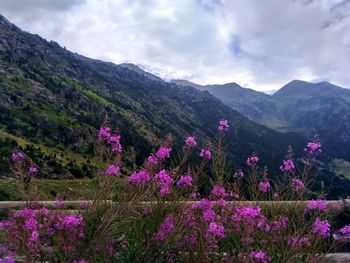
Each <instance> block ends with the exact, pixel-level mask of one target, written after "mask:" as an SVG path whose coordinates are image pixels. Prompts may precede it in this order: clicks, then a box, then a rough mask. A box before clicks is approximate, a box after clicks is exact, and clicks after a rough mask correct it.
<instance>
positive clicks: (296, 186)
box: [291, 177, 305, 192]
mask: <svg viewBox="0 0 350 263" xmlns="http://www.w3.org/2000/svg"><path fill="white" fill-rule="evenodd" d="M291 187H292V189H293V190H294V191H296V192H297V191H300V190H301V189H303V188H304V187H305V185H304V182H303V181H301V180H300V179H299V178H296V177H294V178H293V179H292V182H291Z"/></svg>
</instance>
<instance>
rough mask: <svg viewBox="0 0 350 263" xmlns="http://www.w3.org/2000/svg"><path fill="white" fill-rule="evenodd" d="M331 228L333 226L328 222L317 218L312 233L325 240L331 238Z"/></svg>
mask: <svg viewBox="0 0 350 263" xmlns="http://www.w3.org/2000/svg"><path fill="white" fill-rule="evenodd" d="M330 226H331V224H330V223H329V222H328V220H320V219H319V218H316V220H315V223H314V225H313V227H312V233H313V234H316V235H318V236H320V237H323V238H326V237H329V235H330V234H329V231H330Z"/></svg>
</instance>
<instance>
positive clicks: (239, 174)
mask: <svg viewBox="0 0 350 263" xmlns="http://www.w3.org/2000/svg"><path fill="white" fill-rule="evenodd" d="M243 177H244V173H243V172H242V170H239V171H236V172H235V173H234V174H233V178H243Z"/></svg>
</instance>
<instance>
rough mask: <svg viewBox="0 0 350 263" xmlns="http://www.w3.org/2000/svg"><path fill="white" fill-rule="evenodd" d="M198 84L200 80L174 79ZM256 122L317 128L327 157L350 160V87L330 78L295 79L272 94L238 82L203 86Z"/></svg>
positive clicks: (290, 128)
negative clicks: (194, 81)
mask: <svg viewBox="0 0 350 263" xmlns="http://www.w3.org/2000/svg"><path fill="white" fill-rule="evenodd" d="M174 82H175V83H177V84H179V85H189V86H193V87H196V88H198V86H200V85H197V84H192V83H190V82H187V83H183V82H181V81H174ZM199 89H201V90H208V91H209V92H210V93H211V94H212V95H214V96H216V97H217V98H219V99H221V100H222V101H223V102H224V103H225V104H226V105H228V106H230V107H231V108H232V109H235V110H237V111H239V112H240V113H242V114H243V115H245V116H247V117H249V118H250V119H251V120H254V121H255V122H257V123H260V124H263V125H265V126H267V127H270V128H273V129H275V130H277V131H281V132H291V131H293V132H298V133H300V134H303V135H305V136H310V134H311V133H312V131H313V130H314V129H316V131H317V132H318V133H319V135H320V137H321V139H322V144H323V146H324V148H325V155H324V156H325V157H327V158H342V159H345V160H350V90H348V89H344V88H341V87H338V86H336V85H333V84H331V83H329V82H320V83H309V82H305V81H300V80H293V81H291V82H290V83H288V84H286V85H285V86H283V87H282V88H281V89H280V90H278V91H277V92H276V93H274V94H273V95H267V94H265V93H262V92H257V91H254V90H251V89H246V88H243V87H241V86H239V85H238V84H236V83H228V84H224V85H206V86H200V87H199Z"/></svg>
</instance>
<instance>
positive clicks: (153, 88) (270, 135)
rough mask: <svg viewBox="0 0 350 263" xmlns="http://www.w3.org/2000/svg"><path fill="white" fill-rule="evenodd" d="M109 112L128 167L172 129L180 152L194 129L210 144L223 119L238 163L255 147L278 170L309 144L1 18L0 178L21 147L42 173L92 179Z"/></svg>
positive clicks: (190, 90)
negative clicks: (98, 135) (95, 154)
mask: <svg viewBox="0 0 350 263" xmlns="http://www.w3.org/2000/svg"><path fill="white" fill-rule="evenodd" d="M106 115H108V117H109V121H110V123H111V126H113V127H118V128H119V129H120V132H121V135H122V143H123V145H124V149H125V152H126V155H127V158H126V160H125V162H126V164H127V165H129V166H131V165H132V163H133V162H134V161H135V162H136V163H141V162H142V161H143V160H144V158H145V157H146V156H147V155H148V154H149V153H150V151H151V150H152V149H153V148H154V147H156V146H157V145H159V144H161V142H162V141H164V140H165V139H166V138H167V136H168V134H172V136H173V138H174V142H175V146H176V147H177V148H178V149H179V148H181V144H182V142H183V140H184V138H185V137H186V136H188V135H192V134H194V135H195V136H196V137H197V138H198V140H199V141H200V142H201V144H206V143H207V142H208V141H209V140H210V138H213V137H214V135H215V133H216V128H217V127H216V125H217V121H218V120H219V119H221V118H227V119H228V120H229V121H230V124H231V129H230V132H229V133H228V134H227V141H228V143H229V145H228V153H229V156H230V160H231V161H232V162H233V164H234V166H235V167H240V166H241V165H242V163H243V162H244V159H245V157H246V156H247V155H248V154H250V153H252V152H253V151H256V152H258V153H259V154H260V155H261V158H262V161H263V163H266V164H268V165H269V166H270V167H271V172H272V173H273V172H274V171H276V170H277V168H278V165H279V163H280V160H281V158H283V156H284V153H285V150H286V149H287V146H288V144H291V145H293V146H294V147H295V149H296V150H297V151H298V150H300V149H301V148H302V145H304V143H305V142H306V140H305V139H303V138H302V137H300V136H298V135H295V134H282V133H279V132H276V131H274V130H272V129H269V128H266V127H264V126H262V125H259V124H256V123H254V122H253V121H250V120H249V119H248V118H246V117H244V116H243V115H241V114H240V113H238V112H237V111H235V110H232V109H230V108H229V107H228V106H226V105H224V104H223V103H222V102H221V101H220V100H218V99H216V98H215V97H213V96H212V95H210V94H209V93H208V92H202V91H198V90H197V89H194V88H192V87H183V86H178V85H176V84H173V83H167V82H164V81H163V80H161V79H158V78H157V77H150V76H149V75H147V74H143V73H142V72H141V73H140V72H138V70H137V69H136V68H135V66H130V65H125V64H124V65H115V64H112V63H107V62H103V61H99V60H94V59H89V58H87V57H83V56H81V55H79V54H75V53H72V52H70V51H68V50H66V49H65V48H62V47H60V46H59V45H58V44H57V43H55V42H48V41H46V40H45V39H43V38H41V37H40V36H37V35H33V34H29V33H27V32H24V31H22V30H20V29H19V28H17V27H16V26H14V25H13V24H11V23H10V22H8V21H7V20H6V19H5V18H4V17H0V124H1V127H0V135H1V136H0V142H1V147H0V149H1V152H0V154H1V155H2V156H3V157H2V160H1V174H2V175H8V174H9V169H8V167H9V164H8V161H7V159H6V158H5V156H6V155H8V154H9V152H10V151H11V150H13V149H14V148H16V147H18V145H19V146H21V147H22V148H23V149H24V150H25V151H26V152H27V154H29V155H30V156H31V158H32V159H33V160H34V161H35V162H36V163H37V164H38V165H39V166H40V168H41V171H42V174H41V175H42V176H43V177H55V178H63V177H72V176H75V177H83V176H91V174H92V173H91V169H90V168H91V166H93V164H94V163H93V162H91V161H89V159H91V158H92V156H93V147H94V145H93V143H92V142H93V141H94V140H95V137H96V132H97V129H98V128H99V127H100V125H101V124H102V123H103V121H104V119H105V116H106ZM133 160H134V161H133ZM131 161H132V162H131Z"/></svg>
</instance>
